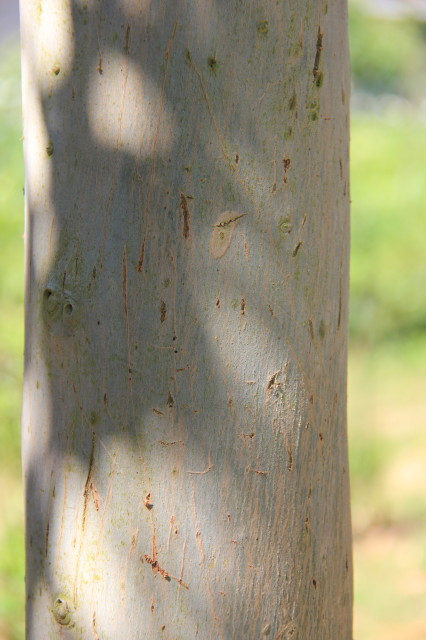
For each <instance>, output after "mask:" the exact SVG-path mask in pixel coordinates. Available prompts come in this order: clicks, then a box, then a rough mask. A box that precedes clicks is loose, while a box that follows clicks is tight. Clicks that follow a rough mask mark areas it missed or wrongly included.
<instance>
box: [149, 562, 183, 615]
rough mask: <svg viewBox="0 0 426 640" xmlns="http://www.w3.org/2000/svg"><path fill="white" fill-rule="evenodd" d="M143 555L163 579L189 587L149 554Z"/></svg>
mask: <svg viewBox="0 0 426 640" xmlns="http://www.w3.org/2000/svg"><path fill="white" fill-rule="evenodd" d="M143 557H144V558H145V562H147V563H148V564H150V565H151V568H152V570H153V572H154V573H159V574H160V576H162V577H163V578H164V579H165V580H167V582H171V581H172V580H176V582H177V583H178V584H179V585H180V586H181V587H184V588H185V589H189V585H187V584H186V582H184V581H183V580H182V579H181V578H177V577H176V576H173V575H172V574H171V573H168V572H167V571H166V570H165V569H163V567H160V565H159V564H158V561H157V560H154V558H150V556H149V555H147V554H146V553H145V554H144V556H143ZM151 610H153V605H151Z"/></svg>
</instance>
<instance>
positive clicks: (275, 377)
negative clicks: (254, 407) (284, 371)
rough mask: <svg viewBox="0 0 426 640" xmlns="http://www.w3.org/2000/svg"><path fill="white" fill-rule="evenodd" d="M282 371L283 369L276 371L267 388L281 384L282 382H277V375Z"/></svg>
mask: <svg viewBox="0 0 426 640" xmlns="http://www.w3.org/2000/svg"><path fill="white" fill-rule="evenodd" d="M280 373H281V369H280V370H279V371H277V372H276V373H274V375H273V376H272V378H271V379H270V380H269V382H268V386H267V389H272V387H280V386H281V382H277V377H278V376H279V375H280Z"/></svg>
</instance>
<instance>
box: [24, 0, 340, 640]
mask: <svg viewBox="0 0 426 640" xmlns="http://www.w3.org/2000/svg"><path fill="white" fill-rule="evenodd" d="M346 19H347V16H346V2H345V1H344V0H338V1H336V2H330V3H327V2H325V1H322V0H303V1H300V0H289V2H272V0H267V1H262V2H260V1H259V0H258V1H257V2H256V1H254V0H247V2H244V3H242V2H239V1H238V0H211V1H210V2H199V1H198V0H174V1H171V0H164V1H162V2H159V1H158V2H150V1H149V0H103V1H102V2H101V1H98V0H87V1H83V0H39V1H38V2H35V1H34V0H21V20H22V43H23V91H24V134H25V142H24V146H25V165H26V232H25V233H26V280H27V299H26V326H27V334H26V355H25V392H24V409H23V422H22V437H23V467H24V476H25V485H26V505H27V638H28V639H30V640H36V639H37V640H47V639H49V638H70V639H72V638H82V639H94V640H121V639H126V640H127V639H130V640H139V639H141V638H144V639H145V638H146V639H148V640H156V639H158V638H164V639H166V640H178V639H181V640H192V639H193V638H194V639H196V638H199V639H200V640H243V639H244V640H246V639H247V640H257V639H259V640H261V639H262V638H271V640H296V639H298V640H337V639H339V640H350V639H351V638H352V636H351V600H352V595H351V590H352V586H351V546H350V545H351V535H350V516H349V492H348V469H347V443H346V344H347V299H348V292H347V281H348V209H349V195H348V92H349V79H348V60H347V58H348V55H347V34H346V28H347V25H346Z"/></svg>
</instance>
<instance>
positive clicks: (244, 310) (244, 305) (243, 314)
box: [241, 298, 246, 316]
mask: <svg viewBox="0 0 426 640" xmlns="http://www.w3.org/2000/svg"><path fill="white" fill-rule="evenodd" d="M241 315H242V316H245V315H246V301H245V299H244V298H241Z"/></svg>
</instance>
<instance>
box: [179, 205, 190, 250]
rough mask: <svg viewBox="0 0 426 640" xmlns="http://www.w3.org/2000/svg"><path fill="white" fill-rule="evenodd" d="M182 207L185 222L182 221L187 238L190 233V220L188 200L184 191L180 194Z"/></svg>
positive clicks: (184, 234) (183, 233)
mask: <svg viewBox="0 0 426 640" xmlns="http://www.w3.org/2000/svg"><path fill="white" fill-rule="evenodd" d="M180 208H181V209H182V215H183V223H182V235H183V237H184V238H185V240H187V239H188V238H189V235H190V220H191V216H190V213H189V208H188V202H187V199H186V196H185V194H184V193H181V194H180Z"/></svg>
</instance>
